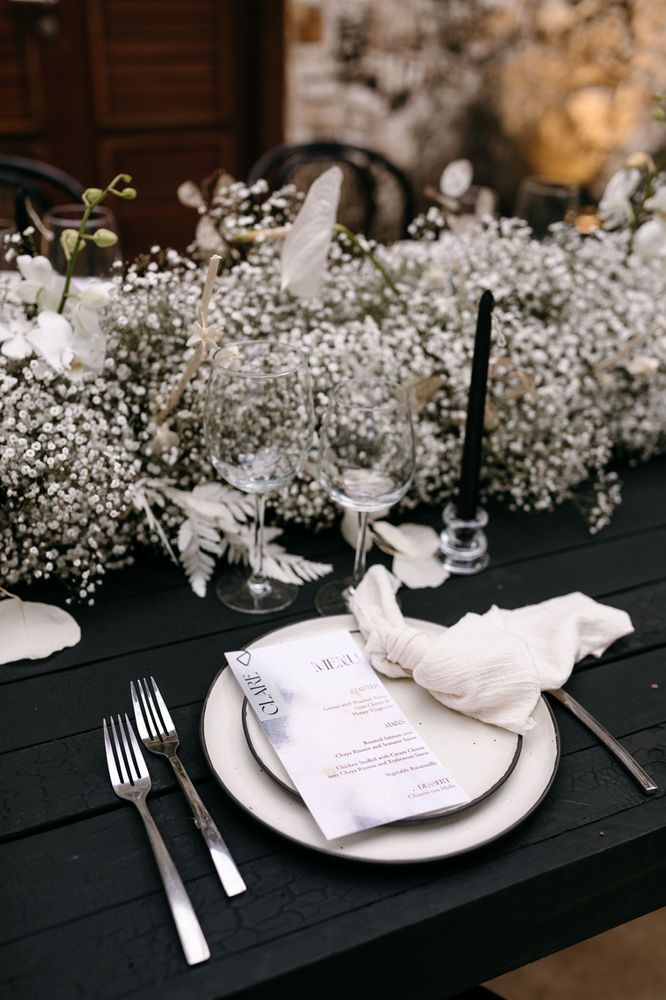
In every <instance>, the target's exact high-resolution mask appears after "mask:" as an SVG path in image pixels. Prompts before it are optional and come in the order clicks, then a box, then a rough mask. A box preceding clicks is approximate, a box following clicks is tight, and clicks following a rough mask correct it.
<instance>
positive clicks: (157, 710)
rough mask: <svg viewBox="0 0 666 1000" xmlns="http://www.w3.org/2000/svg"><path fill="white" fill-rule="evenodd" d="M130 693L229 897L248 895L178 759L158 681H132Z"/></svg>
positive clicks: (144, 735)
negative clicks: (181, 792)
mask: <svg viewBox="0 0 666 1000" xmlns="http://www.w3.org/2000/svg"><path fill="white" fill-rule="evenodd" d="M137 688H138V693H137ZM130 690H131V692H132V704H133V706H134V718H135V720H136V727H137V729H138V730H139V736H140V737H141V739H142V741H143V745H144V746H145V747H146V749H147V750H150V751H151V752H152V753H156V754H159V755H160V756H162V757H166V758H167V760H168V761H169V763H170V764H171V767H172V768H173V771H174V774H175V775H176V777H177V778H178V781H179V783H180V787H181V788H182V790H183V792H184V793H185V797H186V799H187V801H188V803H189V805H190V809H191V810H192V813H193V814H194V821H195V823H196V825H197V827H198V828H199V830H200V832H201V835H202V836H203V838H204V840H205V841H206V846H207V847H208V850H209V851H210V855H211V858H212V859H213V864H214V865H215V870H216V871H217V874H218V875H219V878H220V882H221V883H222V885H223V887H224V891H225V892H226V894H227V896H237V895H238V894H239V893H240V892H245V890H246V888H247V886H246V885H245V882H244V881H243V879H242V878H241V874H240V872H239V871H238V868H237V867H236V864H235V862H234V859H233V858H232V857H231V854H230V853H229V848H228V847H227V845H226V844H225V842H224V840H223V839H222V835H221V834H220V831H219V830H218V828H217V827H216V825H215V822H214V821H213V817H212V816H211V815H210V813H209V812H208V810H207V809H206V807H205V805H204V804H203V802H202V801H201V799H200V797H199V793H198V792H197V790H196V788H195V787H194V785H193V784H192V782H191V780H190V777H189V775H188V773H187V771H186V770H185V768H184V767H183V765H182V763H181V760H180V757H179V756H178V752H177V751H178V746H179V739H178V733H177V732H176V727H175V726H174V724H173V719H172V718H171V716H170V714H169V710H168V708H167V707H166V705H165V703H164V698H163V697H162V695H161V694H160V689H159V688H158V686H157V684H156V683H155V680H154V678H153V677H151V678H150V682H148V680H147V679H146V678H145V677H143V678H141V680H137V681H136V682H134V681H131V682H130Z"/></svg>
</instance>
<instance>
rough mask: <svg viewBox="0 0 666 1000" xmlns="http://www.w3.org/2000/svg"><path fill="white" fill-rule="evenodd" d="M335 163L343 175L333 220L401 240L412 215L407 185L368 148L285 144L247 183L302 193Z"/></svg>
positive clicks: (411, 197)
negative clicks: (288, 186)
mask: <svg viewBox="0 0 666 1000" xmlns="http://www.w3.org/2000/svg"><path fill="white" fill-rule="evenodd" d="M334 163H337V164H338V165H339V166H340V167H341V168H342V171H343V173H344V181H343V186H342V197H341V200H340V210H339V213H338V221H339V222H342V223H344V224H345V225H346V226H349V228H350V229H352V230H354V231H355V232H362V233H365V235H366V236H371V237H373V238H374V239H377V240H381V241H382V242H388V241H390V240H394V239H401V238H403V237H405V236H406V235H407V226H408V225H409V223H410V222H411V220H412V218H413V215H414V194H413V191H412V186H411V184H410V182H409V180H408V178H407V176H406V174H405V173H404V172H403V171H402V170H400V168H399V167H396V165H395V164H394V163H391V161H390V160H388V159H387V158H386V157H385V156H382V154H381V153H377V152H375V151H374V150H372V149H365V148H364V147H363V146H353V145H350V144H349V143H344V142H335V141H334V140H321V141H316V142H305V143H287V144H285V145H282V146H276V147H275V148H274V149H270V150H269V151H268V152H267V153H264V154H263V156H260V157H259V159H258V160H257V161H256V163H255V164H254V165H253V167H252V169H251V170H250V173H249V175H248V181H249V182H250V183H254V181H257V180H259V179H260V178H265V179H266V180H267V181H268V184H269V186H270V187H271V189H272V190H275V189H276V188H279V187H282V186H283V185H284V184H295V185H296V187H298V188H300V189H301V190H307V188H308V187H309V186H310V184H311V183H312V181H313V180H314V179H315V178H316V177H318V176H319V174H321V173H323V171H324V170H326V169H327V168H328V167H330V166H331V165H332V164H334Z"/></svg>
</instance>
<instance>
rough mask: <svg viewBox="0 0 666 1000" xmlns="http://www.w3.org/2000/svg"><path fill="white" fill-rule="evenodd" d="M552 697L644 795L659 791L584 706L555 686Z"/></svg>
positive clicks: (551, 692) (638, 765) (636, 762)
mask: <svg viewBox="0 0 666 1000" xmlns="http://www.w3.org/2000/svg"><path fill="white" fill-rule="evenodd" d="M548 694H551V695H552V696H553V698H555V699H556V700H557V701H559V703H560V705H564V707H565V708H566V709H568V710H569V711H570V712H571V714H572V715H573V716H574V717H575V718H576V719H578V721H579V722H582V724H583V725H584V726H587V728H588V729H589V730H590V732H591V733H593V734H594V735H595V736H596V737H597V739H598V740H599V742H600V743H603V745H604V746H605V747H606V749H607V750H609V751H610V753H612V754H613V756H614V757H615V759H616V760H618V761H619V762H620V764H622V766H623V767H624V768H626V770H627V771H628V772H629V774H630V775H631V777H632V778H633V779H634V781H635V782H636V784H637V785H638V786H639V787H640V788H641V789H642V790H643V791H644V792H645V794H646V795H654V793H655V792H657V791H659V788H658V786H657V785H656V784H655V782H654V781H653V780H652V778H651V777H650V775H649V774H648V773H647V772H646V771H644V770H643V768H642V767H641V765H640V764H639V763H638V761H637V760H635V759H634V758H633V757H632V756H631V754H630V753H629V751H628V750H625V749H624V747H623V746H622V744H621V743H619V742H618V741H617V740H616V739H615V737H613V736H611V734H610V733H609V732H608V730H607V729H604V727H603V726H602V725H601V723H600V722H597V720H596V719H595V718H594V716H593V715H590V713H589V712H588V711H587V709H586V708H583V706H582V705H581V704H580V702H578V701H576V699H575V698H572V697H571V695H570V694H567V692H566V691H563V690H562V688H555V689H554V690H553V691H548Z"/></svg>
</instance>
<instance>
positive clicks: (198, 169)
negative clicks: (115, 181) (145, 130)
mask: <svg viewBox="0 0 666 1000" xmlns="http://www.w3.org/2000/svg"><path fill="white" fill-rule="evenodd" d="M99 159H100V164H99V166H100V176H101V177H102V178H103V179H104V181H105V182H106V181H107V180H109V179H110V178H111V177H113V176H114V175H115V174H119V173H124V172H126V171H128V172H130V173H131V174H132V178H133V180H132V183H133V184H134V185H135V186H136V188H137V191H138V192H139V196H138V198H137V199H136V201H131V202H123V201H121V200H120V199H114V202H113V205H112V206H111V207H112V208H113V209H114V210H115V211H116V214H117V216H118V218H119V221H120V222H121V228H122V239H123V252H124V254H125V256H126V257H133V256H135V255H136V254H137V253H139V252H141V251H143V250H147V249H148V248H149V247H150V245H151V244H152V243H159V244H160V245H161V246H173V247H176V248H177V249H179V250H184V249H185V247H186V246H187V245H188V243H190V242H191V241H192V238H193V236H194V230H195V228H196V224H197V215H196V213H195V212H193V211H192V209H191V208H185V207H184V206H183V205H181V204H180V203H179V201H178V199H177V197H176V192H177V190H178V186H179V185H180V184H181V183H182V182H183V181H185V180H194V181H196V182H197V183H198V182H199V181H200V180H202V179H203V178H204V177H207V176H208V175H209V174H211V173H212V172H213V170H215V168H216V167H220V166H223V167H226V168H227V169H228V170H230V171H231V172H233V171H234V170H235V167H236V163H235V161H236V143H235V141H234V136H233V134H232V133H231V132H229V133H221V134H212V133H200V132H183V133H179V134H168V135H160V136H155V135H153V136H144V135H141V136H140V135H136V136H122V137H117V138H105V139H102V140H100V142H99Z"/></svg>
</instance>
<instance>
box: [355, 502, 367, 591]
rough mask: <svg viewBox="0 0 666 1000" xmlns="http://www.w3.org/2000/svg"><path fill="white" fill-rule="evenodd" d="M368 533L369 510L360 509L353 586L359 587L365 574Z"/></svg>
mask: <svg viewBox="0 0 666 1000" xmlns="http://www.w3.org/2000/svg"><path fill="white" fill-rule="evenodd" d="M367 533H368V512H367V510H363V511H359V515H358V535H357V536H356V553H355V555H354V572H353V573H352V587H358V585H359V583H360V582H361V580H362V579H363V577H364V575H365V539H366V535H367Z"/></svg>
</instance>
